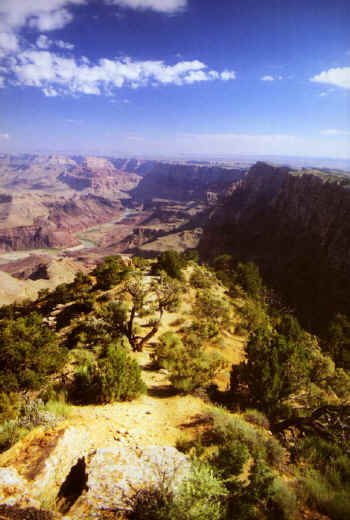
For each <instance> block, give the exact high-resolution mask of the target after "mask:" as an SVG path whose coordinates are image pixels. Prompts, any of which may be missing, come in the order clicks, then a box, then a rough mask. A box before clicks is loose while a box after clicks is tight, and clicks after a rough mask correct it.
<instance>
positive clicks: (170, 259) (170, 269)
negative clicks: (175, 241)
mask: <svg viewBox="0 0 350 520" xmlns="http://www.w3.org/2000/svg"><path fill="white" fill-rule="evenodd" d="M185 265H186V260H185V259H184V257H183V256H181V255H180V254H179V253H177V252H176V251H172V250H170V251H164V252H163V253H161V254H160V255H159V256H158V258H157V262H156V263H154V264H153V265H152V273H153V274H160V273H161V271H164V272H165V273H166V274H167V275H168V276H170V277H171V278H176V279H178V280H183V274H182V269H183V268H184V267H185Z"/></svg>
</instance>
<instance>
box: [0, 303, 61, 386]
mask: <svg viewBox="0 0 350 520" xmlns="http://www.w3.org/2000/svg"><path fill="white" fill-rule="evenodd" d="M65 359H66V350H65V349H64V348H62V347H60V346H59V344H58V337H57V335H56V334H55V333H54V332H53V331H52V330H50V328H49V327H47V326H46V325H44V324H43V323H42V318H41V316H39V315H38V314H36V313H32V314H29V315H28V316H26V317H24V318H17V319H5V320H3V321H2V322H1V325H0V391H3V392H11V391H18V390H21V389H36V388H39V387H40V385H41V384H43V383H44V382H45V381H46V380H47V377H48V375H49V374H51V373H53V372H56V371H57V370H59V369H60V368H61V366H62V365H63V363H64V362H65Z"/></svg>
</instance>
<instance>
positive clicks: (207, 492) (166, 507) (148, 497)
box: [128, 461, 227, 520]
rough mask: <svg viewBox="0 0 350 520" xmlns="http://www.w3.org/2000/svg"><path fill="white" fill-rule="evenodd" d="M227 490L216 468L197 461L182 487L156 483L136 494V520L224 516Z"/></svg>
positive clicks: (213, 519)
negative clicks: (217, 474) (160, 485)
mask: <svg viewBox="0 0 350 520" xmlns="http://www.w3.org/2000/svg"><path fill="white" fill-rule="evenodd" d="M226 494H227V492H226V490H225V487H224V486H223V484H222V482H221V481H220V480H219V479H218V478H216V477H215V475H214V472H213V471H212V469H211V468H210V467H209V466H208V465H206V464H204V463H203V462H199V461H194V462H193V463H192V468H191V472H190V475H189V477H188V478H186V479H184V481H183V482H182V485H181V486H180V487H179V489H178V490H176V491H175V492H174V491H170V490H169V489H168V488H165V489H164V488H161V487H157V486H156V485H154V486H152V487H150V488H149V489H146V490H143V491H141V492H139V493H137V494H136V497H135V501H134V504H133V509H132V512H131V513H130V514H129V516H128V518H130V519H132V520H141V519H142V520H207V519H208V518H210V519H211V520H221V519H223V514H224V508H223V499H224V498H225V496H226Z"/></svg>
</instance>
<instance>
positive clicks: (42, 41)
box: [36, 34, 52, 49]
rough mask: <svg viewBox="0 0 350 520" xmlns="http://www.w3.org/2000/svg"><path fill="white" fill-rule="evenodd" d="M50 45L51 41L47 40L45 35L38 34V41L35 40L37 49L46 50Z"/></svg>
mask: <svg viewBox="0 0 350 520" xmlns="http://www.w3.org/2000/svg"><path fill="white" fill-rule="evenodd" d="M51 44H52V41H51V40H49V38H48V37H47V36H45V34H40V36H39V37H38V39H37V40H36V46H37V47H39V49H48V48H49V47H50V46H51Z"/></svg>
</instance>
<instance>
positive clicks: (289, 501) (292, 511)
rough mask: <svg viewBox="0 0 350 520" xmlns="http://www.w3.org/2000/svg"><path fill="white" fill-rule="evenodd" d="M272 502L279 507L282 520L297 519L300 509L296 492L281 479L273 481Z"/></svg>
mask: <svg viewBox="0 0 350 520" xmlns="http://www.w3.org/2000/svg"><path fill="white" fill-rule="evenodd" d="M271 500H272V502H273V503H274V504H275V506H277V507H278V509H279V511H280V518H281V520H284V519H285V520H294V519H295V517H296V511H297V509H298V501H297V497H296V494H295V491H294V489H292V488H291V487H290V486H288V484H287V482H285V481H284V480H282V479H281V478H275V480H274V481H273V484H272V499H271ZM275 509H276V507H275Z"/></svg>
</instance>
